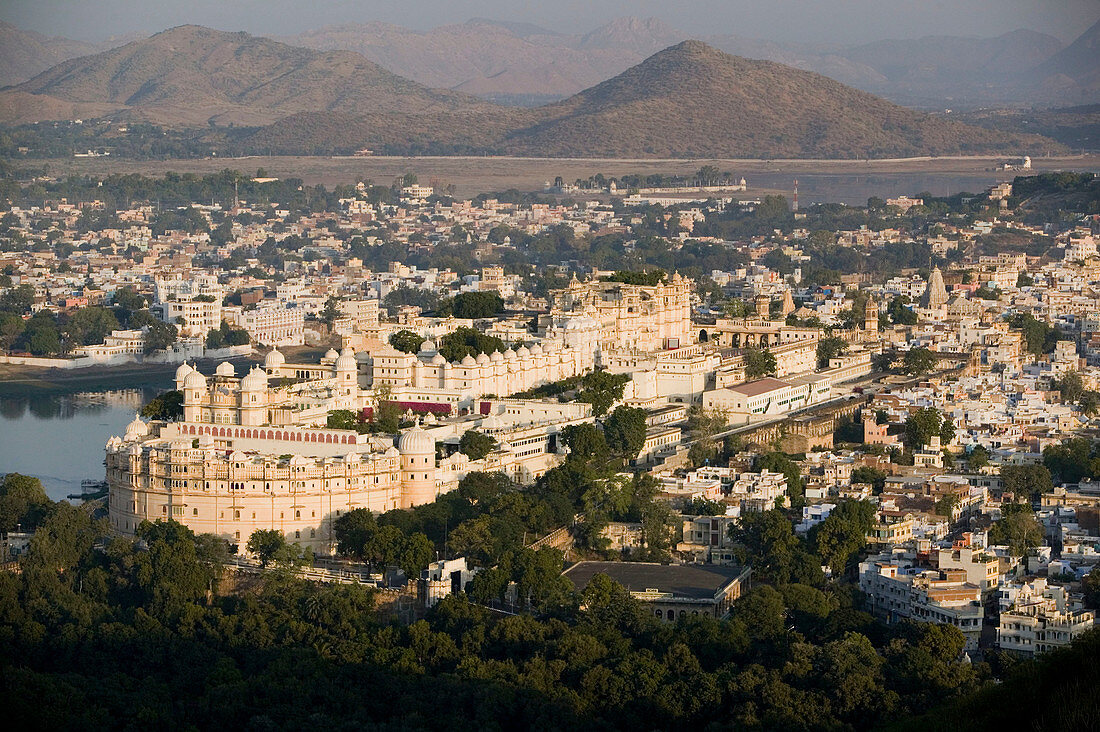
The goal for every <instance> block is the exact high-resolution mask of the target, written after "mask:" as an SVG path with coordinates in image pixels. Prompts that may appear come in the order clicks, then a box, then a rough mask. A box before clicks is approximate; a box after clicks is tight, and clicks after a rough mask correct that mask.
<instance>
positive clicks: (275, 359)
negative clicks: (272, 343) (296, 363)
mask: <svg viewBox="0 0 1100 732" xmlns="http://www.w3.org/2000/svg"><path fill="white" fill-rule="evenodd" d="M284 363H286V356H284V355H283V354H282V352H281V351H279V349H278V348H272V349H271V352H270V353H268V354H267V356H265V357H264V368H269V369H270V368H276V367H278V366H282V365H283V364H284Z"/></svg>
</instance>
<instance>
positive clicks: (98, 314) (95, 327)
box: [63, 307, 119, 346]
mask: <svg viewBox="0 0 1100 732" xmlns="http://www.w3.org/2000/svg"><path fill="white" fill-rule="evenodd" d="M118 328H119V324H118V318H116V317H115V314H114V313H113V312H112V311H111V310H108V309H107V308H99V307H88V308H81V309H80V310H77V311H76V312H75V313H73V314H72V315H70V316H69V319H68V320H67V321H66V322H65V325H64V327H63V330H64V332H65V338H66V340H67V341H68V343H69V344H70V345H73V346H91V345H95V344H98V343H103V340H104V339H105V338H106V337H107V336H109V335H110V334H111V331H113V330H118Z"/></svg>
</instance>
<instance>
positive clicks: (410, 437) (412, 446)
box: [397, 426, 435, 455]
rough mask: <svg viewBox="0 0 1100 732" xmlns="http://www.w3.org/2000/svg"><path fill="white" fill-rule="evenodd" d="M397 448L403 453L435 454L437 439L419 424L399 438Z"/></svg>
mask: <svg viewBox="0 0 1100 732" xmlns="http://www.w3.org/2000/svg"><path fill="white" fill-rule="evenodd" d="M397 450H398V452H400V453H401V454H402V455H434V454H435V440H433V439H432V438H431V435H429V434H428V433H427V432H425V431H424V430H422V429H420V427H419V426H416V427H413V428H412V429H411V430H408V431H406V432H405V433H404V434H402V435H401V437H400V438H398V440H397Z"/></svg>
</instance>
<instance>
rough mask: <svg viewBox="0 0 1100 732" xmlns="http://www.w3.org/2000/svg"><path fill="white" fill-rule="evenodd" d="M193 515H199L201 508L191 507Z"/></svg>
mask: <svg viewBox="0 0 1100 732" xmlns="http://www.w3.org/2000/svg"><path fill="white" fill-rule="evenodd" d="M191 515H192V516H198V515H199V509H197V508H192V509H191Z"/></svg>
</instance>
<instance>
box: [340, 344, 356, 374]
mask: <svg viewBox="0 0 1100 732" xmlns="http://www.w3.org/2000/svg"><path fill="white" fill-rule="evenodd" d="M358 367H359V366H358V364H357V363H356V362H355V352H354V351H352V350H351V349H350V348H345V349H344V351H343V353H341V354H340V356H339V357H338V358H337V359H336V370H337V371H355V370H356V369H357V368H358Z"/></svg>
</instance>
